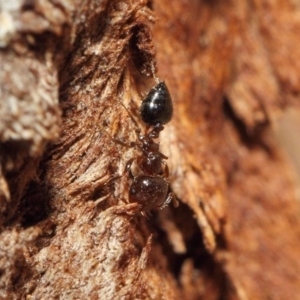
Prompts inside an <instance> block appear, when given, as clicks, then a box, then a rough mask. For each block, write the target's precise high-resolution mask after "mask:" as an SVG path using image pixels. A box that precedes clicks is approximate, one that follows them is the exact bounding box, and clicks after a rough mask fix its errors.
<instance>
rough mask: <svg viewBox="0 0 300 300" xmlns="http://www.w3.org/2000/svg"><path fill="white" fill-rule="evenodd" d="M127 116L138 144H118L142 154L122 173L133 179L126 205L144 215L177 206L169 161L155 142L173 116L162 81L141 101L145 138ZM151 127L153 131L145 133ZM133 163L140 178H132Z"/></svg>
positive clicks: (170, 101)
mask: <svg viewBox="0 0 300 300" xmlns="http://www.w3.org/2000/svg"><path fill="white" fill-rule="evenodd" d="M126 110H127V109H126ZM128 113H129V116H130V117H131V119H132V120H133V122H134V123H135V125H136V127H137V128H138V129H136V133H137V137H138V140H137V142H133V143H130V145H129V146H128V145H127V144H125V143H123V142H121V141H119V142H120V143H121V144H122V145H124V146H127V147H134V146H137V147H138V148H139V149H140V151H141V154H140V155H138V156H136V157H133V158H131V159H130V160H129V161H128V162H127V164H126V168H125V172H129V174H130V175H131V176H132V177H133V182H132V184H131V186H130V189H129V202H130V203H138V204H139V206H140V209H141V213H142V214H143V215H145V214H146V213H147V212H149V211H150V210H152V209H157V208H164V207H166V206H167V205H168V204H169V203H170V202H171V201H173V203H174V205H175V206H177V200H176V197H175V195H174V194H173V193H172V192H170V186H169V181H168V177H169V168H168V165H167V163H166V161H165V160H166V159H167V158H168V157H167V156H165V155H164V154H162V153H161V152H160V151H159V144H158V143H156V142H155V141H154V139H157V138H158V137H159V134H160V132H161V131H162V130H163V129H164V126H163V125H164V124H166V123H168V122H169V121H170V120H171V119H172V115H173V104H172V99H171V96H170V93H169V91H168V88H167V86H166V84H165V83H164V82H163V81H160V82H158V83H157V85H156V86H155V87H153V88H152V89H151V90H150V92H149V93H148V95H147V96H146V97H145V98H144V100H143V101H142V104H141V107H140V116H141V119H142V121H143V122H145V123H146V124H147V129H148V130H146V133H145V134H142V133H141V130H140V128H139V126H138V124H137V122H136V120H135V119H134V118H133V116H132V115H131V113H130V112H128ZM150 126H153V128H152V129H151V130H150V132H147V131H149V129H150ZM134 161H135V162H136V165H137V166H138V168H139V169H140V171H141V172H140V173H142V175H141V174H140V175H136V176H134V175H133V173H132V170H131V166H132V164H133V162H134Z"/></svg>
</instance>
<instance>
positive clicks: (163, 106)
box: [140, 82, 173, 125]
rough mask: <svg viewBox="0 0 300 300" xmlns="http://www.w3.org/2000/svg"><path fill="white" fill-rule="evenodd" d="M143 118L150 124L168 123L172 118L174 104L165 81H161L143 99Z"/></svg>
mask: <svg viewBox="0 0 300 300" xmlns="http://www.w3.org/2000/svg"><path fill="white" fill-rule="evenodd" d="M140 113H141V118H142V120H143V121H144V122H145V123H146V124H148V125H156V124H157V123H160V124H162V125H163V124H166V123H168V122H169V121H170V120H171V119H172V115H173V104H172V99H171V96H170V93H169V90H168V88H167V86H166V84H165V83H164V82H159V83H158V84H157V85H156V86H155V87H154V88H152V89H151V90H150V92H149V93H148V95H147V96H146V98H145V99H144V100H143V102H142V105H141V109H140Z"/></svg>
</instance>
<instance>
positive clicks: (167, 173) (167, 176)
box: [165, 162, 170, 179]
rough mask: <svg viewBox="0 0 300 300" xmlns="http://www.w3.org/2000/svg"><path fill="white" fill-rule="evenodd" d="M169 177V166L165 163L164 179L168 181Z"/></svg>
mask: <svg viewBox="0 0 300 300" xmlns="http://www.w3.org/2000/svg"><path fill="white" fill-rule="evenodd" d="M169 175H170V172H169V166H168V165H167V164H166V162H165V177H166V178H167V179H168V178H169Z"/></svg>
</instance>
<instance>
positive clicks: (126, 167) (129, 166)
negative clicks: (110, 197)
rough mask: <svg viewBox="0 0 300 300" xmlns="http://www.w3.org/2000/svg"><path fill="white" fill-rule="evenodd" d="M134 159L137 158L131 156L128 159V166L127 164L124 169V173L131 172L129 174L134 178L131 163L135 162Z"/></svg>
mask: <svg viewBox="0 0 300 300" xmlns="http://www.w3.org/2000/svg"><path fill="white" fill-rule="evenodd" d="M134 160H135V157H132V158H130V159H129V160H128V161H127V163H126V166H125V170H124V173H123V174H125V173H129V175H130V176H131V177H132V178H133V177H134V176H133V174H132V172H131V165H132V163H133V161H134Z"/></svg>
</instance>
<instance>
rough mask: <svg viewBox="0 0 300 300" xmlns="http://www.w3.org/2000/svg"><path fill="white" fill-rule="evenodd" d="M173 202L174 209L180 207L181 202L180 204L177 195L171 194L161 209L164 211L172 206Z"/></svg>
mask: <svg viewBox="0 0 300 300" xmlns="http://www.w3.org/2000/svg"><path fill="white" fill-rule="evenodd" d="M171 201H172V203H173V206H174V207H178V206H179V202H178V200H177V199H176V196H175V194H174V193H173V192H170V193H169V194H168V197H167V199H166V201H165V202H164V204H163V205H162V206H161V207H160V209H163V208H165V207H167V206H168V205H169V204H170V202H171Z"/></svg>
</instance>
